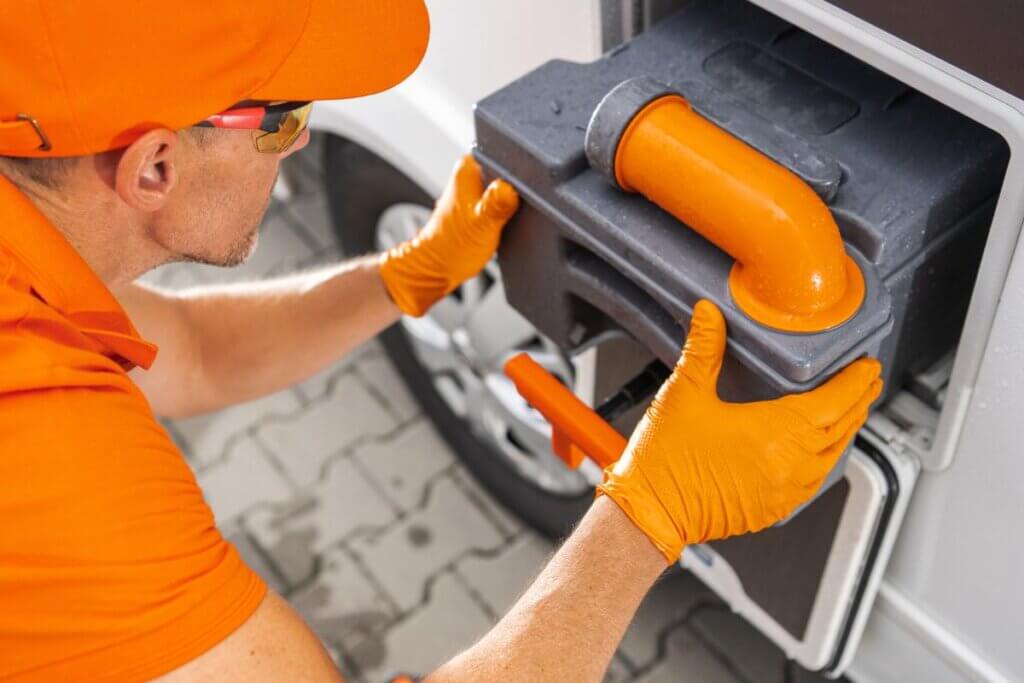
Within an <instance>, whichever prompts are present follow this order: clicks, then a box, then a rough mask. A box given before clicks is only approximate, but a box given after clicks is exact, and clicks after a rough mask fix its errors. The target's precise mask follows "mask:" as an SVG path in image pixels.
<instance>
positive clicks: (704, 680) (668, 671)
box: [634, 627, 744, 683]
mask: <svg viewBox="0 0 1024 683" xmlns="http://www.w3.org/2000/svg"><path fill="white" fill-rule="evenodd" d="M680 681H700V683H744V682H743V681H742V679H739V678H737V677H736V676H735V674H734V673H733V672H732V671H730V670H729V668H728V667H727V666H726V665H725V664H724V663H723V661H722V660H721V659H720V658H719V655H718V654H717V653H713V652H711V651H710V650H708V648H706V647H704V646H703V645H702V644H701V643H700V642H699V641H697V639H696V638H694V636H693V634H692V633H690V632H689V631H688V630H686V629H685V628H684V627H679V628H676V629H674V630H672V631H670V632H669V633H668V634H666V636H665V656H664V658H662V659H661V660H659V661H658V663H657V664H655V665H654V666H653V667H652V668H650V669H648V670H646V671H645V672H643V673H642V674H641V675H640V676H638V677H637V678H635V679H634V682H635V683H679V682H680Z"/></svg>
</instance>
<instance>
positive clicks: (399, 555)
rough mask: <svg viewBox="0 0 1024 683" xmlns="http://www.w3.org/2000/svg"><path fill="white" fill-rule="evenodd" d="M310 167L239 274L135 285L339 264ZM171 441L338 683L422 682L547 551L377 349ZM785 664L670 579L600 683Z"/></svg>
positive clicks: (177, 430) (301, 163) (496, 613)
mask: <svg viewBox="0 0 1024 683" xmlns="http://www.w3.org/2000/svg"><path fill="white" fill-rule="evenodd" d="M318 153H319V150H318V149H317V146H316V144H314V145H313V146H311V148H310V149H308V150H306V151H304V152H302V153H300V154H299V155H296V157H293V160H294V164H293V165H292V166H291V167H290V168H289V169H288V174H289V175H290V176H291V177H293V178H298V179H299V180H300V182H299V183H297V184H296V187H297V189H298V190H299V191H295V192H293V194H292V196H290V197H288V198H287V199H283V200H282V199H280V198H279V199H277V200H275V201H274V202H273V203H272V206H271V209H270V211H269V212H268V215H267V218H266V220H265V222H264V225H263V228H262V233H261V243H260V246H259V248H258V250H257V252H256V254H255V255H254V257H253V259H252V260H251V261H250V262H248V263H246V264H244V265H243V266H240V267H239V268H236V269H232V270H220V269H214V268H210V267H206V266H193V265H172V266H166V267H164V268H162V269H159V270H158V271H155V272H154V273H153V274H151V275H150V276H148V278H149V280H150V281H152V282H156V283H159V284H161V285H164V286H167V287H174V288H182V287H191V286H196V285H205V284H210V283H215V282H227V281H231V282H239V281H246V280H254V279H260V278H264V277H270V276H273V275H277V274H282V273H288V272H293V271H294V270H296V269H298V268H301V267H308V266H311V265H314V264H316V263H322V262H327V261H331V260H334V259H337V258H338V252H337V248H336V246H335V245H334V242H333V238H332V235H331V230H330V223H329V220H328V218H327V215H326V201H325V199H324V197H323V194H322V193H321V192H320V191H319V190H318V187H319V182H318V180H317V178H318V173H319V168H318V164H317V155H318ZM303 181H304V182H303ZM167 427H168V429H169V430H170V432H171V433H172V435H173V437H174V438H175V439H176V441H177V442H178V443H179V444H180V445H181V446H182V449H183V450H184V452H185V454H186V456H187V457H188V459H189V461H190V463H191V464H192V466H193V468H194V469H195V471H196V472H197V476H198V479H199V481H200V484H201V485H202V487H203V488H204V490H205V492H206V495H207V497H208V500H209V502H210V504H211V506H212V507H213V509H214V511H215V513H216V515H217V518H218V522H219V523H220V525H221V527H222V529H223V530H224V532H225V533H226V534H227V535H228V537H229V538H230V539H231V540H232V541H233V542H234V543H235V544H236V546H237V547H238V548H239V550H240V551H241V553H242V555H243V556H245V557H246V558H247V560H248V561H249V563H250V564H251V566H252V567H253V568H254V569H255V570H256V571H257V572H259V573H260V574H262V575H263V576H264V578H265V579H266V580H267V581H268V582H269V583H270V585H271V586H273V587H274V589H276V590H277V591H278V592H280V593H281V594H282V595H284V596H285V597H286V598H287V599H288V600H290V601H291V602H292V604H293V605H295V607H296V608H297V609H298V610H299V611H300V612H301V613H302V614H303V615H304V616H305V617H306V619H307V620H308V621H309V623H310V624H311V625H312V627H313V629H314V630H315V631H316V632H317V634H318V635H319V636H320V638H321V639H322V641H323V642H324V644H325V645H326V646H327V648H328V650H329V651H330V652H331V654H332V656H333V657H334V659H335V661H336V662H337V664H338V666H339V668H340V669H341V670H342V672H343V673H344V674H345V675H346V676H347V677H348V679H349V680H352V681H357V682H367V683H368V682H371V681H384V680H387V678H388V677H389V675H391V674H394V673H397V672H402V671H410V672H428V671H429V670H430V669H431V668H432V667H434V666H436V665H437V664H439V663H441V662H443V661H444V660H445V659H446V658H448V657H450V656H452V655H453V654H455V653H457V652H458V651H459V650H460V649H461V648H463V647H466V646H468V645H470V644H472V643H473V642H474V641H475V640H476V639H477V638H478V637H479V636H480V635H482V634H483V633H484V632H485V631H486V630H487V629H488V628H489V627H490V626H491V625H492V624H493V623H494V622H495V621H496V620H497V619H498V618H499V617H500V616H501V615H502V614H503V613H504V612H505V611H506V610H507V609H508V608H509V606H510V605H511V604H512V603H513V602H514V601H515V600H516V598H517V597H518V596H519V595H520V593H521V592H522V591H523V589H525V587H526V586H527V585H528V584H529V582H530V581H531V579H532V578H533V577H534V576H535V575H536V574H537V572H538V571H539V570H540V568H541V567H542V565H543V564H544V562H545V560H546V559H547V558H548V557H549V556H550V554H551V553H552V551H553V548H552V546H551V544H550V543H549V542H548V541H546V540H544V539H542V538H540V537H539V536H537V535H536V534H535V533H533V532H532V531H530V530H528V529H526V528H524V527H523V525H522V524H521V523H519V522H518V520H516V519H515V518H514V517H513V516H512V515H511V514H509V513H508V512H507V511H505V510H503V509H501V507H500V506H499V505H498V504H497V503H496V502H494V501H493V500H491V498H490V497H489V496H488V495H487V493H486V492H484V491H483V490H482V489H481V488H480V487H479V485H478V484H476V482H475V481H474V480H473V479H472V477H471V476H470V475H469V474H468V473H467V472H466V471H465V470H464V469H463V467H462V466H461V465H460V464H459V461H458V458H457V457H456V455H455V454H453V453H452V452H451V451H450V450H449V449H448V447H447V446H446V445H445V444H444V442H443V441H442V440H441V438H440V437H439V436H438V435H437V433H436V432H435V431H434V428H433V427H432V425H431V423H430V422H429V420H428V419H427V418H426V417H425V416H424V415H423V414H422V413H421V411H420V410H419V408H418V406H417V404H416V402H415V401H414V400H413V398H412V396H410V395H409V393H408V392H407V391H406V389H405V387H404V386H403V384H402V382H401V380H400V378H399V377H398V375H397V373H396V372H395V370H394V369H393V368H392V367H391V365H390V363H389V362H388V360H387V358H386V357H385V355H384V354H383V352H382V350H381V348H380V347H379V346H378V345H377V344H376V342H370V343H368V344H366V345H364V346H363V347H362V348H360V349H358V350H356V351H355V352H353V353H352V354H350V356H349V357H347V358H344V359H342V360H340V361H339V362H338V363H336V364H335V365H334V366H333V367H331V368H328V369H327V370H325V371H324V372H322V373H320V374H319V375H317V376H316V377H313V378H310V379H309V380H307V381H305V382H303V383H301V384H299V385H297V386H295V387H292V388H290V389H288V390H286V391H282V392H279V393H276V394H273V395H271V396H268V397H265V398H262V399H260V400H257V401H253V402H251V403H247V404H245V405H241V406H236V407H232V408H229V409H227V410H223V411H220V412H218V413H214V414H211V415H207V416H203V417H199V418H193V419H188V420H180V421H176V422H171V423H168V424H167ZM783 665H784V662H783V656H782V655H781V653H780V652H779V651H778V650H777V649H776V648H774V647H773V646H772V645H771V644H770V643H768V642H767V641H766V640H764V639H763V638H762V637H760V636H759V635H758V634H757V633H756V632H754V631H753V630H752V629H750V628H749V627H748V626H747V625H746V624H745V622H743V621H742V620H740V619H739V618H738V617H735V616H734V615H732V614H731V613H729V612H728V610H727V609H726V608H725V607H724V606H723V605H722V604H721V603H720V602H719V601H718V600H717V599H716V598H715V597H714V596H713V595H712V594H710V593H709V592H708V591H707V590H706V589H705V588H704V587H703V586H702V585H701V584H700V583H699V582H698V581H697V580H696V579H694V578H693V577H692V576H689V575H687V574H685V573H683V572H679V571H677V572H671V573H669V574H667V575H666V576H665V577H663V578H662V579H661V581H659V583H658V584H657V585H656V586H655V588H654V590H653V591H652V593H651V596H650V597H649V598H648V600H647V601H646V602H645V603H644V604H643V605H642V606H641V608H640V611H639V613H638V615H637V618H636V620H635V622H634V624H633V626H632V627H631V628H630V630H629V632H628V633H627V635H626V637H625V640H624V641H623V644H622V647H621V648H620V650H619V653H618V654H617V655H616V657H615V659H614V660H613V662H612V666H611V668H610V670H609V673H608V676H607V678H606V680H608V681H614V682H618V681H637V682H643V683H655V682H658V683H662V682H669V681H687V682H689V683H693V682H696V681H702V682H703V681H710V682H713V683H717V682H720V681H721V682H730V683H731V682H742V683H760V682H762V681H782V680H783Z"/></svg>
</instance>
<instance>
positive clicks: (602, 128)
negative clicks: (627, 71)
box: [583, 76, 682, 190]
mask: <svg viewBox="0 0 1024 683" xmlns="http://www.w3.org/2000/svg"><path fill="white" fill-rule="evenodd" d="M666 95H679V96H680V97H682V95H680V94H679V92H678V91H676V90H674V89H672V88H671V87H669V86H667V85H665V84H664V83H661V82H660V81H656V80H654V79H653V78H650V77H648V76H640V77H638V78H630V79H629V80H627V81H622V82H621V83H619V84H618V85H617V86H615V87H614V88H612V89H611V90H610V91H609V92H608V94H607V95H605V96H604V98H603V99H602V100H601V101H600V102H599V103H598V105H597V107H596V108H595V109H594V113H593V114H592V115H591V117H590V123H588V124H587V134H586V136H585V137H584V139H583V148H584V150H585V151H586V153H587V160H588V161H589V162H590V166H591V168H593V169H594V170H595V171H597V172H598V173H600V174H601V175H603V176H604V177H606V178H607V179H608V180H610V181H611V183H612V184H613V185H615V187H618V188H619V189H620V190H621V189H624V188H622V187H620V186H619V183H618V181H617V180H616V178H615V153H616V151H617V150H618V147H619V141H620V140H621V139H622V134H623V133H625V132H626V127H627V126H629V123H630V122H631V121H632V120H633V118H634V117H635V116H636V115H637V114H638V113H640V111H641V110H642V109H643V108H644V107H646V106H647V105H648V104H650V103H651V102H653V101H654V100H656V99H659V98H661V97H664V96H666Z"/></svg>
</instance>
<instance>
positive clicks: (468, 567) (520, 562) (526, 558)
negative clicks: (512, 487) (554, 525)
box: [455, 533, 552, 617]
mask: <svg viewBox="0 0 1024 683" xmlns="http://www.w3.org/2000/svg"><path fill="white" fill-rule="evenodd" d="M551 553H552V545H551V543H550V542H549V541H547V540H545V539H542V538H540V537H539V536H537V535H536V534H532V533H523V534H521V535H520V536H519V537H517V538H516V539H515V540H514V541H512V542H511V543H510V544H509V545H507V546H504V547H502V548H501V549H500V550H499V551H498V552H496V553H493V554H491V555H470V556H468V557H466V558H464V559H463V560H461V561H460V562H459V564H458V565H457V566H456V569H455V571H456V572H457V573H458V574H459V575H460V576H461V577H462V578H463V579H464V580H465V582H466V585H468V586H469V587H470V588H471V589H472V590H473V591H474V592H475V593H476V594H477V595H478V596H479V598H480V599H481V600H483V602H484V603H485V604H486V605H487V606H488V607H489V608H490V611H491V613H492V614H494V615H495V616H499V617H500V616H501V615H503V614H504V613H505V612H507V611H508V609H509V608H510V607H512V605H513V604H515V601H516V600H517V599H518V598H519V596H521V595H522V594H523V592H524V591H525V590H526V588H527V587H528V586H529V585H530V584H531V583H532V582H533V579H534V578H535V577H536V576H537V574H539V573H540V570H541V569H542V568H543V567H544V565H545V564H546V563H547V560H548V558H549V557H550V556H551Z"/></svg>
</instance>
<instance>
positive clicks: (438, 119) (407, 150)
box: [310, 88, 473, 197]
mask: <svg viewBox="0 0 1024 683" xmlns="http://www.w3.org/2000/svg"><path fill="white" fill-rule="evenodd" d="M417 90H418V89H410V88H400V89H398V90H394V91H391V92H387V93H384V94H381V95H376V96H374V97H367V98H361V99H356V100H330V101H325V102H318V103H317V106H316V107H315V108H314V109H313V115H312V118H311V120H310V127H311V128H312V129H314V130H317V131H321V132H325V133H328V134H331V135H337V136H340V137H342V138H345V139H347V140H351V141H352V142H355V143H356V144H358V145H360V146H361V147H365V148H366V149H368V150H370V151H371V152H373V153H374V154H376V155H377V156H379V157H380V158H382V159H383V160H385V161H387V162H388V163H389V164H391V165H392V166H394V167H395V168H397V169H399V170H400V171H401V172H402V173H404V174H405V175H406V176H408V177H409V178H410V179H411V180H412V181H413V182H415V183H416V184H418V185H419V186H420V187H421V188H423V190H425V191H426V192H427V194H429V195H431V196H434V197H436V196H439V195H440V194H441V191H442V190H443V189H444V186H445V184H446V183H447V180H448V176H449V174H450V173H451V169H452V167H453V165H454V163H455V161H456V160H457V159H458V158H459V157H460V156H462V155H463V154H465V153H466V152H468V151H469V150H470V147H471V145H472V140H473V132H472V119H471V117H470V116H460V115H459V114H458V113H457V109H456V107H455V106H454V104H453V103H450V102H446V101H445V100H444V98H443V97H439V96H436V95H435V96H431V97H426V96H421V94H420V93H417V92H416V91H417Z"/></svg>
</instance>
